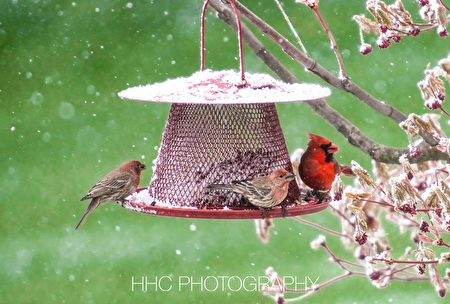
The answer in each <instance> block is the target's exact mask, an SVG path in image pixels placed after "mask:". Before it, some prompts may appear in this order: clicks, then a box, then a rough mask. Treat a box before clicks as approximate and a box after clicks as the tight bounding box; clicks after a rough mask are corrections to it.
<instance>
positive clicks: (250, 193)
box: [207, 169, 295, 209]
mask: <svg viewBox="0 0 450 304" xmlns="http://www.w3.org/2000/svg"><path fill="white" fill-rule="evenodd" d="M294 179H295V177H294V174H292V173H290V172H288V171H287V170H285V169H278V170H275V171H273V172H272V174H270V175H268V176H258V177H255V178H253V179H250V180H245V181H233V182H231V183H230V184H227V185H218V184H211V185H209V186H208V187H207V189H210V190H227V191H232V192H236V193H239V194H242V195H243V196H244V197H245V198H246V199H248V201H249V202H250V203H251V204H252V205H255V206H257V207H260V208H263V209H264V208H272V207H274V206H277V205H279V204H281V202H282V201H284V199H285V198H286V196H287V194H288V189H289V183H290V182H291V181H293V180H294Z"/></svg>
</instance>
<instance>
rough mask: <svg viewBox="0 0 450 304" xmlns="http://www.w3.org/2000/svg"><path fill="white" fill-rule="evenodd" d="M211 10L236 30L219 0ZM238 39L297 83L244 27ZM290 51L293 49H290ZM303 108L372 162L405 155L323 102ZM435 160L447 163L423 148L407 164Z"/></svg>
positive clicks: (440, 155)
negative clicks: (382, 143) (366, 133)
mask: <svg viewBox="0 0 450 304" xmlns="http://www.w3.org/2000/svg"><path fill="white" fill-rule="evenodd" d="M236 5H237V7H238V8H240V7H241V4H239V3H238V2H236ZM211 6H212V7H213V8H214V9H215V10H216V11H217V12H218V16H219V18H220V19H222V20H223V21H224V22H225V23H227V24H228V25H229V26H231V27H232V28H233V29H234V30H236V25H235V22H234V18H233V14H232V12H231V10H230V8H229V7H228V6H227V5H224V4H223V3H222V2H221V1H220V0H211ZM245 16H246V15H245ZM261 22H263V21H261ZM242 35H243V38H244V40H245V41H246V42H247V44H248V45H249V46H250V48H251V49H252V50H253V51H254V53H255V54H256V55H257V56H258V57H260V58H261V59H262V60H263V62H264V63H265V64H266V65H267V66H268V67H269V68H270V69H272V70H273V71H274V72H275V73H276V74H277V75H278V76H279V77H280V78H281V79H282V80H283V81H285V82H288V83H294V82H299V80H298V79H297V78H296V77H295V75H294V74H292V73H291V72H290V71H289V70H288V69H287V68H286V67H284V66H283V64H282V63H281V62H280V61H279V60H278V59H277V58H276V57H274V56H273V55H272V54H271V53H270V52H269V50H268V49H267V48H265V47H264V45H263V44H262V43H261V41H260V40H259V39H258V38H257V37H256V36H255V35H254V34H253V33H252V32H251V31H250V30H249V29H248V27H246V26H245V25H242ZM283 39H284V38H283ZM286 42H287V40H286ZM292 47H293V48H294V49H295V47H294V46H292ZM297 52H298V53H299V54H301V52H299V51H297ZM305 58H307V59H308V60H312V59H310V58H309V57H307V56H306V57H305ZM314 64H315V63H314ZM316 67H319V70H324V71H326V70H325V69H324V68H323V67H320V66H319V65H316ZM326 75H329V77H332V78H335V81H339V79H338V78H337V77H334V76H332V75H331V73H329V72H328V71H326ZM327 77H328V76H327ZM336 83H337V82H336ZM366 94H368V93H366ZM368 96H370V95H368ZM371 98H373V97H371ZM307 104H308V105H309V106H310V107H311V108H312V109H313V110H314V111H315V112H316V113H317V114H318V115H319V116H321V117H322V118H324V119H325V120H326V121H328V123H330V124H331V125H332V126H333V127H334V128H335V129H336V130H337V131H339V132H340V133H341V134H342V135H344V137H345V138H347V140H348V141H349V143H350V144H352V145H354V146H356V147H357V148H359V149H360V150H362V151H363V152H364V153H366V154H368V155H370V157H372V158H373V159H374V160H377V161H379V162H385V163H398V159H399V157H400V156H401V155H403V154H405V153H408V149H397V148H392V147H386V146H383V145H380V144H378V143H376V142H374V141H372V140H371V139H369V138H368V137H367V136H366V135H364V134H363V133H362V132H361V131H360V130H359V129H358V128H357V127H356V126H355V125H353V124H352V123H351V122H350V121H348V120H347V119H346V118H344V117H343V116H342V115H341V114H340V113H339V112H337V111H336V110H334V109H333V108H331V107H330V106H329V105H328V104H327V103H326V102H324V101H314V102H307ZM389 107H390V106H389ZM384 111H385V113H388V115H387V116H390V115H391V116H390V117H392V115H394V116H399V114H398V113H400V112H398V111H397V112H398V113H397V112H396V110H395V109H394V108H392V107H390V108H389V109H388V110H386V109H385V110H384ZM396 113H397V114H396ZM400 114H401V113H400ZM401 116H402V117H404V115H403V114H401ZM394 120H395V119H394ZM400 121H402V120H400ZM430 137H431V136H430ZM433 140H434V141H436V139H434V138H433ZM437 159H444V160H450V157H449V155H448V154H446V153H443V152H440V151H437V150H435V149H433V148H430V147H429V146H428V145H425V144H424V145H422V147H421V153H420V156H419V157H416V158H410V161H411V162H421V161H426V160H437Z"/></svg>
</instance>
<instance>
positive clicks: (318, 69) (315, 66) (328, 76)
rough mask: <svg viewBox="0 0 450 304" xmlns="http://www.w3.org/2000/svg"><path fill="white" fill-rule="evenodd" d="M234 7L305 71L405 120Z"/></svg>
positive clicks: (218, 6) (249, 13) (433, 142)
mask: <svg viewBox="0 0 450 304" xmlns="http://www.w3.org/2000/svg"><path fill="white" fill-rule="evenodd" d="M213 3H214V8H215V9H216V10H218V11H221V10H223V9H226V8H227V6H226V5H224V4H223V2H222V1H221V0H214V1H213ZM236 7H237V8H238V9H239V11H240V12H241V14H242V15H243V16H244V17H245V18H246V19H247V20H248V21H249V22H250V23H252V24H253V25H254V26H256V27H257V28H258V29H259V30H260V31H261V32H263V33H265V34H266V35H267V36H268V37H269V38H271V39H272V40H273V41H274V42H275V43H276V44H277V45H278V46H279V47H280V48H281V49H282V50H283V51H284V52H285V53H286V54H287V55H289V56H290V57H292V58H293V59H295V60H296V61H297V62H299V63H300V64H302V65H303V66H304V67H305V68H306V69H307V70H309V71H311V72H312V73H314V74H316V75H317V76H319V77H320V78H322V79H323V80H325V81H326V82H327V83H329V84H330V85H332V86H334V87H335V88H337V89H340V90H344V91H346V92H348V93H350V94H352V95H354V96H355V97H357V98H358V99H359V100H360V101H362V102H364V103H365V104H366V105H368V106H369V107H371V108H372V109H374V110H375V111H376V112H378V113H380V114H382V115H384V116H387V117H389V118H391V119H392V120H394V121H395V122H397V123H400V122H402V121H404V120H405V119H406V115H405V114H403V113H402V112H400V111H398V110H397V109H396V108H394V107H393V106H391V105H390V104H388V103H387V102H383V101H380V100H378V99H377V98H375V97H374V96H372V95H371V94H369V93H368V92H367V91H365V90H363V89H362V88H360V87H359V86H358V85H357V84H356V83H354V82H353V81H352V80H350V79H349V78H343V79H341V78H339V77H337V76H335V75H333V74H332V73H331V72H329V71H328V70H327V69H325V68H324V67H323V66H321V65H320V64H319V63H317V62H316V61H315V60H314V59H312V58H311V57H309V56H308V55H307V54H305V53H303V52H302V51H300V50H299V49H297V48H296V47H295V46H294V45H293V44H292V43H290V42H289V41H288V40H287V39H286V38H285V37H284V36H283V35H281V34H280V33H278V32H277V31H276V30H275V29H274V28H272V27H271V26H270V25H268V24H267V23H266V22H264V21H263V20H262V19H261V18H259V17H258V16H256V15H255V14H254V13H253V12H252V11H250V10H249V9H248V8H246V7H245V6H244V5H242V4H241V3H239V2H237V1H236ZM420 135H421V136H422V137H423V138H424V140H425V141H426V142H427V143H428V144H429V145H431V146H436V145H437V144H438V141H437V140H436V139H435V138H434V137H432V136H430V135H429V134H425V133H421V134H420Z"/></svg>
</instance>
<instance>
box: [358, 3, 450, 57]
mask: <svg viewBox="0 0 450 304" xmlns="http://www.w3.org/2000/svg"><path fill="white" fill-rule="evenodd" d="M417 2H418V5H419V13H420V16H421V18H422V19H423V20H424V21H425V22H426V23H416V22H414V21H413V19H412V17H411V13H410V12H409V11H408V10H407V9H405V7H404V5H403V3H402V1H401V0H396V1H395V2H394V3H393V4H390V5H387V4H386V3H385V2H384V1H381V0H368V1H366V8H367V10H368V11H369V13H370V14H371V15H372V17H373V20H372V19H370V18H367V17H366V16H365V15H355V16H353V20H355V21H356V22H357V23H358V26H359V30H360V36H361V46H360V53H361V54H363V55H367V54H369V53H370V52H372V46H371V45H370V44H368V43H366V42H365V41H364V34H371V33H372V34H375V35H377V36H378V39H377V45H378V47H379V48H381V49H384V48H387V47H389V46H390V45H391V43H392V42H395V43H399V42H400V40H401V38H402V37H406V36H417V35H419V33H420V32H422V31H427V30H430V29H432V28H436V29H437V32H438V34H439V36H441V37H445V36H448V32H447V29H446V23H447V10H448V9H447V8H446V7H445V5H444V3H443V2H442V1H439V0H419V1H417Z"/></svg>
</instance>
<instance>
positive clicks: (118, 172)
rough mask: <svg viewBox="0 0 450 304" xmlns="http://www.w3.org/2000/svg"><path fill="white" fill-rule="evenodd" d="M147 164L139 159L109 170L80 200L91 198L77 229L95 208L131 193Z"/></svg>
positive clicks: (137, 184)
mask: <svg viewBox="0 0 450 304" xmlns="http://www.w3.org/2000/svg"><path fill="white" fill-rule="evenodd" d="M144 169H145V165H144V164H142V163H141V162H139V161H137V160H132V161H129V162H126V163H124V164H123V165H122V166H120V167H119V168H117V169H115V170H113V171H111V172H109V173H108V174H107V175H105V177H103V178H102V179H101V180H100V181H98V182H97V183H96V184H95V185H94V186H93V187H92V188H91V189H90V190H89V192H88V194H86V195H85V196H83V197H82V198H81V199H80V200H81V201H83V200H86V199H91V203H90V204H89V206H88V208H87V209H86V212H85V213H84V215H83V217H82V218H81V220H80V222H79V223H78V225H77V226H76V227H75V229H78V227H80V225H81V224H82V223H83V222H84V220H85V219H86V217H87V216H88V215H89V213H91V212H92V211H94V209H95V208H97V207H98V206H100V204H102V203H106V202H116V201H122V200H123V199H124V198H126V197H127V196H128V195H130V194H131V193H132V192H133V191H134V190H135V189H136V188H137V187H138V186H139V183H140V180H141V171H142V170H144Z"/></svg>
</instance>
